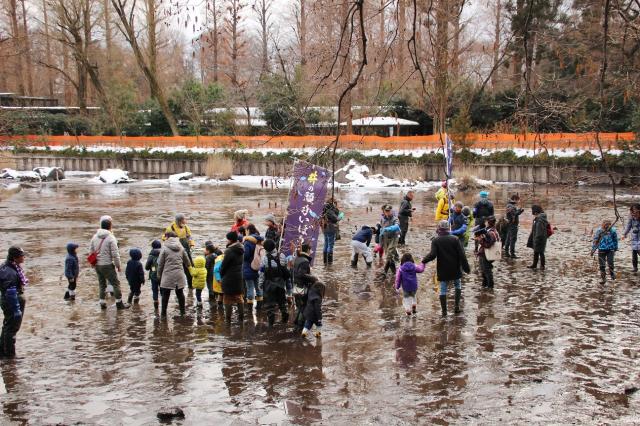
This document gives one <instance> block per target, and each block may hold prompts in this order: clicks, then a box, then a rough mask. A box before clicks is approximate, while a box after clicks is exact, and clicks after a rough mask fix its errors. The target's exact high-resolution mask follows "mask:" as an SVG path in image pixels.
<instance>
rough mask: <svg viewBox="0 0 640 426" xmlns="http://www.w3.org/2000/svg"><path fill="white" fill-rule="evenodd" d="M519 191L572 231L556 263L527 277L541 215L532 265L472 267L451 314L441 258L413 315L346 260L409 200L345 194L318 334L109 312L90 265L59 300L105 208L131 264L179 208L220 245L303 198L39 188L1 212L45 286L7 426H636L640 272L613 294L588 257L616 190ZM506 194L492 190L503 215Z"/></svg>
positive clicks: (214, 190) (4, 395)
mask: <svg viewBox="0 0 640 426" xmlns="http://www.w3.org/2000/svg"><path fill="white" fill-rule="evenodd" d="M518 190H519V191H520V192H521V193H522V194H523V199H524V204H525V206H527V207H528V206H530V205H531V202H532V201H533V200H538V201H541V202H542V204H543V205H544V206H545V207H546V208H547V210H548V212H549V217H550V219H551V221H552V223H553V224H554V225H555V226H557V227H558V228H559V229H558V231H557V233H556V235H554V236H553V237H552V239H551V240H550V242H549V246H548V251H547V270H546V271H545V272H540V271H538V272H532V271H530V270H528V269H526V268H525V266H526V264H527V263H528V262H529V261H530V256H531V253H530V251H529V250H527V249H526V248H525V247H524V245H525V243H526V237H527V235H528V230H529V228H530V226H531V215H530V213H529V211H527V213H525V215H523V216H522V226H521V231H520V235H519V242H518V248H519V254H520V255H521V256H522V257H523V258H522V259H519V260H510V261H502V262H500V263H499V264H498V265H497V268H496V288H495V290H494V291H493V292H487V291H482V290H481V289H480V285H479V283H480V280H479V276H478V275H477V274H476V273H475V272H474V273H472V274H471V275H469V276H467V277H466V279H465V281H464V290H463V294H464V300H463V309H464V312H463V313H462V314H461V315H458V316H453V315H450V316H449V318H448V319H447V320H442V319H441V318H440V316H439V309H440V308H439V302H438V299H437V294H436V293H435V292H434V289H433V285H432V281H431V280H432V274H433V271H434V268H435V265H430V266H429V267H428V270H427V272H426V273H425V274H424V275H423V276H422V277H421V281H420V285H421V288H420V290H419V293H418V310H419V312H418V315H417V317H416V318H411V319H406V318H405V317H404V313H403V311H402V301H401V299H400V298H399V297H396V296H395V294H394V292H393V291H392V289H391V284H390V283H389V282H387V283H384V282H381V281H379V280H376V279H375V276H376V272H377V268H375V267H374V268H373V269H371V270H366V269H365V268H362V266H361V268H360V270H358V271H354V270H352V269H351V268H349V255H348V243H349V240H350V236H351V233H352V231H353V230H355V229H356V227H357V226H359V225H362V224H373V223H375V221H376V219H377V218H378V216H379V213H378V211H379V206H380V205H381V204H382V203H384V202H392V203H393V204H398V203H399V201H400V195H399V193H398V192H395V193H382V192H377V191H371V192H368V193H361V192H342V193H340V195H339V198H340V200H341V207H342V208H343V209H345V210H346V213H347V219H346V220H347V222H346V223H344V224H343V225H342V235H343V239H342V240H341V241H339V242H337V249H336V251H337V254H336V259H337V260H336V263H335V264H334V265H333V266H332V267H329V268H324V267H322V266H319V265H317V266H316V268H315V272H316V273H317V274H318V275H319V276H320V277H321V278H322V279H323V280H324V281H325V282H326V283H327V284H328V294H327V297H326V300H325V304H324V310H325V321H324V322H325V327H324V334H323V337H322V339H321V340H317V341H316V339H315V338H309V339H306V340H305V339H301V338H300V337H298V336H295V335H293V334H292V332H291V327H290V326H289V327H285V326H282V325H278V326H276V327H275V329H273V330H269V329H268V328H267V327H266V325H265V320H266V319H265V318H264V317H263V316H257V317H256V318H253V319H252V320H249V321H247V322H246V323H245V324H244V325H243V326H239V325H237V324H233V325H232V326H231V327H228V326H226V325H225V324H224V322H223V319H222V315H221V314H220V313H219V312H217V311H216V310H214V311H212V312H210V310H209V307H208V305H207V304H206V303H205V308H204V310H203V311H202V312H201V313H197V312H196V311H194V309H193V302H194V299H193V298H192V297H189V298H188V302H187V303H188V305H189V307H188V312H189V314H188V316H187V317H186V318H184V319H180V318H174V317H173V316H170V317H169V319H168V320H167V321H160V320H158V319H157V318H156V317H155V315H154V312H153V307H152V303H151V292H150V288H149V285H148V284H147V285H146V286H145V287H144V289H143V298H142V302H141V304H140V305H139V306H136V307H133V308H132V309H130V310H127V311H123V312H117V311H116V310H115V308H114V307H110V308H109V309H108V310H107V311H101V310H100V309H99V307H98V304H97V281H96V279H95V276H94V274H93V273H92V271H91V270H89V269H88V268H86V265H85V268H84V269H83V271H82V273H81V278H80V284H79V288H78V298H77V300H76V301H75V303H68V302H65V301H63V300H62V295H63V293H64V289H65V285H66V282H64V280H63V277H62V272H63V260H64V255H65V249H64V247H65V244H66V243H67V242H68V241H72V240H73V241H76V242H79V243H81V249H80V257H81V258H82V259H84V258H85V257H86V255H87V246H88V241H89V240H90V238H91V235H92V234H93V233H94V232H95V228H96V225H97V220H98V218H99V217H100V215H102V214H105V213H107V214H110V215H112V216H113V218H114V221H115V226H114V230H115V234H116V236H117V237H118V238H119V240H120V247H121V253H122V255H123V256H126V253H127V252H128V249H129V248H130V247H134V246H137V247H142V248H144V253H145V258H146V253H147V252H148V248H149V244H150V241H151V240H152V239H154V238H156V237H158V236H159V235H160V232H161V230H162V229H163V228H164V227H165V226H166V225H167V224H169V223H170V221H171V219H172V217H173V214H174V213H175V212H176V211H181V212H184V213H187V214H188V216H189V224H190V225H191V228H192V230H193V232H194V234H195V237H196V241H197V242H198V243H199V244H202V242H204V241H205V240H206V239H213V240H214V241H216V242H221V240H222V239H223V236H224V234H225V232H226V231H227V229H228V227H229V226H230V223H231V217H232V212H233V211H234V210H235V209H238V208H241V207H242V208H248V209H249V210H250V211H251V213H252V216H253V217H254V218H259V220H258V222H259V224H260V225H262V220H261V219H262V218H263V217H264V215H265V214H266V213H267V212H268V211H275V212H278V213H282V211H283V210H282V209H283V206H284V204H285V200H286V196H287V192H286V190H280V191H271V190H269V191H261V190H258V189H251V188H239V187H230V186H221V187H216V186H207V185H203V186H189V185H173V186H171V187H169V186H168V185H167V184H166V183H136V184H133V185H128V186H106V185H87V184H86V183H85V182H82V181H79V180H77V179H76V180H71V181H67V182H64V183H60V184H47V185H43V186H41V187H37V188H33V189H25V190H23V191H22V192H20V193H18V194H15V195H13V196H11V197H10V198H8V199H4V200H2V201H1V202H0V214H1V215H2V218H3V219H2V222H1V223H0V232H1V233H2V241H1V243H0V249H1V250H2V252H3V253H4V252H5V250H6V248H7V247H8V246H9V245H10V244H19V245H22V246H23V247H24V248H25V249H27V250H28V252H29V257H28V259H27V263H26V269H27V271H28V275H29V278H30V279H31V283H32V284H31V286H30V287H29V288H28V290H27V294H26V297H27V308H26V316H25V320H24V324H23V328H22V330H21V331H20V333H19V335H18V355H19V357H18V359H17V360H15V361H3V362H1V363H0V372H1V375H2V383H1V385H0V403H1V404H2V413H1V414H0V423H2V424H7V423H8V422H16V423H17V424H22V423H24V424H27V423H28V424H58V423H61V424H74V423H77V422H80V423H89V424H104V425H114V424H156V423H157V419H156V413H157V412H158V411H159V410H160V409H161V407H166V406H169V407H181V408H182V409H184V412H185V414H186V419H185V420H184V421H182V422H176V423H177V424H205V423H208V424H213V423H212V422H214V421H215V424H247V423H248V424H258V423H260V424H264V423H268V424H273V423H276V424H278V423H296V424H308V423H324V424H345V423H355V424H362V423H374V424H385V425H389V424H416V423H420V424H423V423H436V424H447V423H478V424H495V423H498V422H506V423H510V424H515V423H531V422H534V423H619V422H626V423H636V422H639V421H640V420H639V419H640V408H639V403H640V392H637V393H633V389H632V388H635V387H640V358H639V350H640V349H639V348H640V332H639V326H640V313H639V310H638V307H639V305H640V277H639V276H633V275H632V274H631V265H630V263H631V262H630V250H629V248H628V245H627V244H626V243H623V244H622V247H621V250H620V252H619V253H618V256H617V259H616V261H617V264H618V265H619V267H618V273H619V278H618V280H617V281H615V283H611V282H609V283H607V285H605V286H601V285H600V284H598V277H597V273H596V263H595V261H594V259H592V258H590V257H589V251H590V244H589V240H590V234H591V229H592V228H593V227H594V225H595V224H597V223H598V222H600V221H601V219H602V218H603V217H612V211H611V208H610V205H609V202H608V200H607V198H606V194H607V192H606V189H597V188H575V187H556V188H548V187H538V188H536V189H535V192H533V188H532V187H520V188H518ZM505 191H506V189H504V188H501V189H494V190H493V193H492V198H493V199H498V200H500V201H499V203H498V205H499V206H500V207H502V205H503V200H505V199H506V192H505ZM635 194H637V192H636V193H635ZM472 196H473V194H467V195H464V196H463V199H464V200H465V201H468V202H470V201H471V200H472ZM626 202H627V203H628V202H629V201H628V200H627V201H626ZM369 206H371V207H373V209H372V210H373V211H371V209H369V208H368V207H369ZM415 206H416V207H417V209H418V212H417V215H416V216H417V217H416V219H415V220H414V222H413V224H412V229H411V231H410V235H409V238H408V242H409V246H408V248H407V249H408V250H410V251H411V252H412V253H414V255H416V256H417V257H421V256H423V255H424V254H426V253H427V251H428V247H429V238H428V235H430V234H431V233H432V231H433V209H434V207H435V201H434V199H433V195H432V193H422V192H421V193H418V195H417V197H416V202H415ZM622 212H623V213H624V215H625V217H626V216H627V213H628V204H624V205H623V209H622ZM263 228H264V227H261V229H263ZM468 253H469V254H471V252H470V251H468ZM471 257H472V256H471ZM472 263H473V264H475V261H473V262H472ZM472 268H474V269H475V267H474V266H472ZM205 298H206V296H205ZM174 303H175V302H174V301H172V306H171V309H172V310H173V312H172V314H175V313H176V312H175V310H176V309H177V308H176V306H175V304H174ZM625 390H627V391H628V393H629V395H627V394H626V393H625Z"/></svg>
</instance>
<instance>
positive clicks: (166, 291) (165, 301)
mask: <svg viewBox="0 0 640 426" xmlns="http://www.w3.org/2000/svg"><path fill="white" fill-rule="evenodd" d="M175 291H176V297H177V298H178V304H179V305H180V313H181V314H182V315H184V312H185V300H184V291H183V289H181V288H176V290H175ZM160 292H161V293H162V311H161V315H162V316H163V317H164V316H167V307H168V306H169V298H170V297H171V289H170V288H161V289H160Z"/></svg>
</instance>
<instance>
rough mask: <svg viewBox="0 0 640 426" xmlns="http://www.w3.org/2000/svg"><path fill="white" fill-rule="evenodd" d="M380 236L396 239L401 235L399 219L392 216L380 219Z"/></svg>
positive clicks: (383, 216)
mask: <svg viewBox="0 0 640 426" xmlns="http://www.w3.org/2000/svg"><path fill="white" fill-rule="evenodd" d="M380 227H381V228H382V229H380V235H381V236H383V237H385V238H394V237H397V236H398V235H400V225H399V221H398V217H397V216H396V215H393V214H392V215H391V217H387V216H385V215H382V217H381V218H380Z"/></svg>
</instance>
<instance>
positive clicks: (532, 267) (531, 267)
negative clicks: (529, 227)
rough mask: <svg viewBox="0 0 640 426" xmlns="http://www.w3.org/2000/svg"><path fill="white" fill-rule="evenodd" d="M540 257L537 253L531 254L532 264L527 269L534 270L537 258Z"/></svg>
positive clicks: (536, 265)
mask: <svg viewBox="0 0 640 426" xmlns="http://www.w3.org/2000/svg"><path fill="white" fill-rule="evenodd" d="M539 257H540V255H539V254H538V253H534V254H533V263H532V264H531V265H529V266H527V268H529V269H536V268H537V267H538V258H539Z"/></svg>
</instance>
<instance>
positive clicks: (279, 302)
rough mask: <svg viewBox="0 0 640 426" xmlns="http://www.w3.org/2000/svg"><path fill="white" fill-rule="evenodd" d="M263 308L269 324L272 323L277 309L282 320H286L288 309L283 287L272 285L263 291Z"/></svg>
mask: <svg viewBox="0 0 640 426" xmlns="http://www.w3.org/2000/svg"><path fill="white" fill-rule="evenodd" d="M264 309H265V311H266V312H267V318H268V319H269V323H271V324H273V322H274V320H275V317H276V312H277V311H278V309H279V310H280V313H281V315H282V321H283V322H284V321H285V320H287V319H288V318H289V311H288V309H287V292H286V291H285V289H284V288H280V287H272V288H269V289H268V290H267V291H265V298H264Z"/></svg>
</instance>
